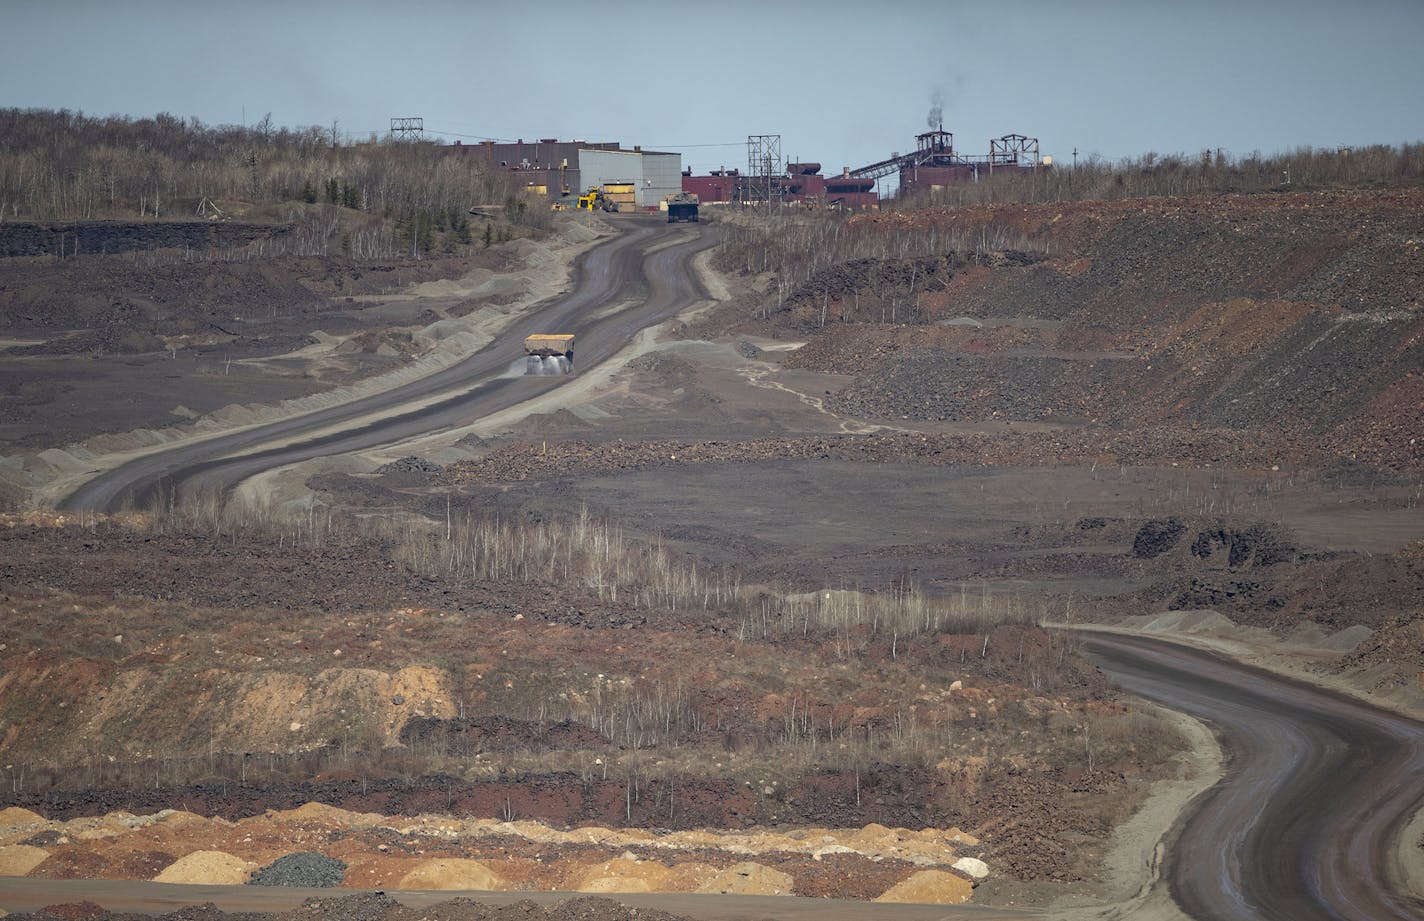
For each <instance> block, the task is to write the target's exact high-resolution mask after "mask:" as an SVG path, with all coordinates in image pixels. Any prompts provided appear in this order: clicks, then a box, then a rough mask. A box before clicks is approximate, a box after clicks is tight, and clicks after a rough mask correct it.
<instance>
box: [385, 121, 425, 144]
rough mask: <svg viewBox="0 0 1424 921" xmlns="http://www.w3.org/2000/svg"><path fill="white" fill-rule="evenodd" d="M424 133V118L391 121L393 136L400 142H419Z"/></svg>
mask: <svg viewBox="0 0 1424 921" xmlns="http://www.w3.org/2000/svg"><path fill="white" fill-rule="evenodd" d="M424 131H425V119H423V118H393V119H391V134H393V135H395V138H396V140H398V141H418V140H420V136H421V134H422V133H423V132H424Z"/></svg>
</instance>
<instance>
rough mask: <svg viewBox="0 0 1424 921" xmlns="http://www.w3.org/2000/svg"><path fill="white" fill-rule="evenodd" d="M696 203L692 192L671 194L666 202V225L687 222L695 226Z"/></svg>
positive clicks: (695, 197)
mask: <svg viewBox="0 0 1424 921" xmlns="http://www.w3.org/2000/svg"><path fill="white" fill-rule="evenodd" d="M698 203H699V202H698V198H697V195H696V194H695V193H693V192H674V193H672V194H671V195H669V196H668V200H667V213H668V223H669V224H676V223H678V222H679V221H688V222H691V223H693V224H696V223H697V205H698Z"/></svg>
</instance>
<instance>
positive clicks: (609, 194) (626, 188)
mask: <svg viewBox="0 0 1424 921" xmlns="http://www.w3.org/2000/svg"><path fill="white" fill-rule="evenodd" d="M600 192H601V194H600V196H599V197H600V200H601V202H602V205H603V210H604V211H614V212H617V211H637V210H638V186H637V183H633V182H606V183H604V184H603V188H602V189H601V190H600Z"/></svg>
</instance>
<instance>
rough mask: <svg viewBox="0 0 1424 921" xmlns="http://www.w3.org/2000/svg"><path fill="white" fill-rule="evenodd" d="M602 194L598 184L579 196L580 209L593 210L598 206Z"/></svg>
mask: <svg viewBox="0 0 1424 921" xmlns="http://www.w3.org/2000/svg"><path fill="white" fill-rule="evenodd" d="M601 195H602V193H601V192H600V191H599V189H598V187H597V186H595V187H594V188H591V189H589V190H588V191H587V192H585V193H584V194H582V195H580V196H579V199H578V209H579V210H580V211H592V210H593V209H594V208H596V207H598V204H599V197H600V196H601Z"/></svg>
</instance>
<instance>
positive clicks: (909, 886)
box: [875, 870, 974, 905]
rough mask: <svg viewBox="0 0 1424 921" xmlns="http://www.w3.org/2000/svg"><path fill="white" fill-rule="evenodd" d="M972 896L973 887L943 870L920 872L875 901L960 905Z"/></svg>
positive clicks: (959, 877)
mask: <svg viewBox="0 0 1424 921" xmlns="http://www.w3.org/2000/svg"><path fill="white" fill-rule="evenodd" d="M973 894H974V885H973V884H972V883H970V882H969V881H968V880H967V879H964V878H963V877H962V876H956V875H954V874H953V873H946V872H945V871H944V870H921V871H920V872H918V873H916V874H914V875H913V876H911V877H910V878H909V879H906V880H904V881H903V882H899V883H896V884H895V885H894V886H891V887H890V888H889V889H888V890H886V891H885V894H884V895H882V896H880V897H879V898H877V899H876V900H875V901H877V902H916V903H927V904H931V905H962V904H964V903H965V902H967V901H969V897H970V896H971V895H973Z"/></svg>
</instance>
